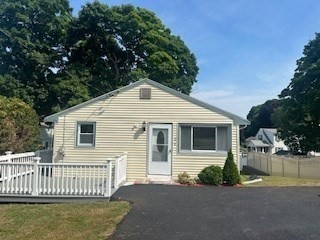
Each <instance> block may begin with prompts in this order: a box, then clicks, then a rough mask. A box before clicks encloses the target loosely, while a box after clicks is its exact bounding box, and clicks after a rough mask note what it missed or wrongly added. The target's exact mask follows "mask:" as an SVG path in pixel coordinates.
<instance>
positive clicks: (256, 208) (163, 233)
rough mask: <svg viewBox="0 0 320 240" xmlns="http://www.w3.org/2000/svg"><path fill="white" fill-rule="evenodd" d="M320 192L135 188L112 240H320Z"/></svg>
mask: <svg viewBox="0 0 320 240" xmlns="http://www.w3.org/2000/svg"><path fill="white" fill-rule="evenodd" d="M319 193H320V188H319V187H286V188H284V187H279V188H267V187H257V188H232V187H209V186H208V187H184V186H170V185H133V186H127V187H122V188H120V189H119V190H118V192H116V193H115V194H114V196H113V199H114V200H117V199H122V200H127V201H130V202H132V203H133V209H132V210H131V212H130V213H129V214H128V215H127V216H126V217H125V219H124V220H123V222H122V223H121V224H120V225H119V226H118V228H117V230H116V232H115V233H114V235H113V236H112V237H111V239H139V240H140V239H153V240H156V239H184V240H185V239H188V240H189V239H237V240H242V239H259V240H261V239H270V240H274V239H281V240H283V239H288V240H289V239H290V240H295V239H317V240H318V239H320V198H319V197H318V195H319Z"/></svg>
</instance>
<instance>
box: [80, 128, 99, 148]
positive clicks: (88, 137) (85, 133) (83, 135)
mask: <svg viewBox="0 0 320 240" xmlns="http://www.w3.org/2000/svg"><path fill="white" fill-rule="evenodd" d="M95 138H96V124H95V123H93V122H78V123H77V146H88V147H92V146H95Z"/></svg>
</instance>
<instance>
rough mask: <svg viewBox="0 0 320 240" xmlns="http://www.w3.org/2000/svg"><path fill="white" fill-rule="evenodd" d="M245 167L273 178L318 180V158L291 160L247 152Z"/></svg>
mask: <svg viewBox="0 0 320 240" xmlns="http://www.w3.org/2000/svg"><path fill="white" fill-rule="evenodd" d="M247 165H248V166H249V167H252V168H255V169H258V170H259V171H261V172H264V173H267V174H269V175H273V176H283V177H294V178H312V179H320V158H319V157H314V158H292V157H284V156H275V155H270V154H264V153H257V152H249V153H248V161H247Z"/></svg>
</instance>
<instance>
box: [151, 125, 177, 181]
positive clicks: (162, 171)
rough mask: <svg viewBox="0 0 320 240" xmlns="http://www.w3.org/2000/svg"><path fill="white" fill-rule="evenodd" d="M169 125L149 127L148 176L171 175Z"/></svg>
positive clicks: (170, 132) (170, 128) (170, 129)
mask: <svg viewBox="0 0 320 240" xmlns="http://www.w3.org/2000/svg"><path fill="white" fill-rule="evenodd" d="M171 134H172V126H171V124H150V126H149V157H148V166H149V167H148V168H149V171H148V173H149V174H155V175H156V174H159V175H171V158H172V149H171V139H172V135H171Z"/></svg>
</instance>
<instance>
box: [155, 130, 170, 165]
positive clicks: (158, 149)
mask: <svg viewBox="0 0 320 240" xmlns="http://www.w3.org/2000/svg"><path fill="white" fill-rule="evenodd" d="M152 131H153V132H152V161H153V162H167V161H168V129H161V128H154V129H153V130H152Z"/></svg>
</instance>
